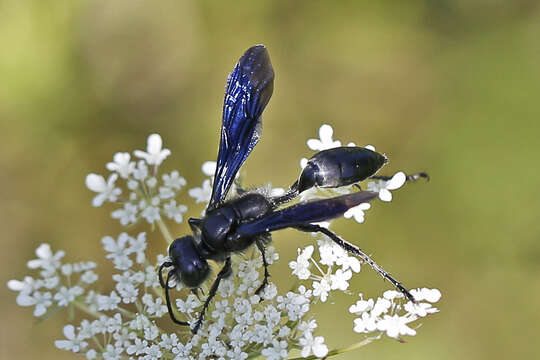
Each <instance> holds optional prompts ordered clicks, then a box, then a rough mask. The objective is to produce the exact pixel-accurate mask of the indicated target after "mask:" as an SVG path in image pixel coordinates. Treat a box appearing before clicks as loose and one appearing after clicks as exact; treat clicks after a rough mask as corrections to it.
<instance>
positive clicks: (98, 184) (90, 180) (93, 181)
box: [86, 174, 107, 192]
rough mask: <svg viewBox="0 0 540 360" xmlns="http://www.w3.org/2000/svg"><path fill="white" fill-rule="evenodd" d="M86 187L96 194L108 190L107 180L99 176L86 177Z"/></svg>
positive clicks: (89, 175)
mask: <svg viewBox="0 0 540 360" xmlns="http://www.w3.org/2000/svg"><path fill="white" fill-rule="evenodd" d="M86 187H87V188H89V189H90V190H92V191H94V192H103V191H105V189H107V183H106V182H105V178H103V176H101V175H97V174H88V175H86Z"/></svg>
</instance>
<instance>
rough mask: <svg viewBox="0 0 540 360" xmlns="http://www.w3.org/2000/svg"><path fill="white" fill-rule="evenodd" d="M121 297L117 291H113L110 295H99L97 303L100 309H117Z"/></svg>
mask: <svg viewBox="0 0 540 360" xmlns="http://www.w3.org/2000/svg"><path fill="white" fill-rule="evenodd" d="M120 300H121V299H120V297H119V296H118V295H117V294H116V291H114V290H113V291H111V295H110V296H106V295H98V298H97V303H98V310H99V311H107V310H115V309H117V308H118V304H119V303H120Z"/></svg>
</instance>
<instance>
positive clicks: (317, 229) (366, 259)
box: [294, 224, 416, 302]
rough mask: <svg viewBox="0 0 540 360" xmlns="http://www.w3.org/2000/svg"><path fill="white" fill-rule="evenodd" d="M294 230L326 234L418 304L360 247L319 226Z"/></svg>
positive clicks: (309, 225) (300, 227) (308, 226)
mask: <svg viewBox="0 0 540 360" xmlns="http://www.w3.org/2000/svg"><path fill="white" fill-rule="evenodd" d="M294 228H296V229H298V230H300V231H305V232H320V233H323V234H325V235H326V236H328V237H329V238H330V239H331V240H332V241H334V242H335V243H336V244H338V245H339V246H341V247H342V248H343V249H344V250H346V251H347V252H349V253H351V254H353V255H355V256H358V257H359V258H360V259H362V261H364V262H365V263H367V264H369V266H371V268H372V269H373V270H375V271H376V272H378V273H379V275H381V277H382V278H383V279H385V280H388V281H389V282H390V283H391V284H392V285H394V287H395V288H396V289H397V290H399V291H400V292H401V293H402V294H403V295H405V297H406V298H407V299H409V300H410V301H412V302H416V300H415V299H414V296H412V294H411V293H410V292H409V290H407V289H406V288H405V286H403V285H402V284H401V283H400V282H399V281H397V280H396V279H394V278H393V277H392V276H391V275H390V274H389V273H388V272H387V271H386V270H384V269H383V268H382V267H380V266H379V265H377V263H376V262H375V261H373V259H371V257H369V255H367V254H366V253H364V252H363V251H362V250H361V249H360V248H359V247H358V246H355V245H353V244H351V243H350V242H348V241H346V240H344V239H342V238H341V237H340V236H338V235H337V234H335V233H334V232H332V231H331V230H328V229H327V228H324V227H322V226H319V225H314V224H301V225H297V226H294Z"/></svg>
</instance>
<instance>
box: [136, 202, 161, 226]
mask: <svg viewBox="0 0 540 360" xmlns="http://www.w3.org/2000/svg"><path fill="white" fill-rule="evenodd" d="M141 216H142V217H143V218H144V219H146V221H147V222H148V223H150V224H153V223H154V222H155V221H158V220H160V219H161V216H160V215H159V207H157V206H147V207H145V208H144V210H143V211H142V212H141Z"/></svg>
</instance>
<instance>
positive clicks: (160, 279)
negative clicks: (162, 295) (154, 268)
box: [158, 261, 173, 289]
mask: <svg viewBox="0 0 540 360" xmlns="http://www.w3.org/2000/svg"><path fill="white" fill-rule="evenodd" d="M170 266H173V263H172V262H170V261H165V262H164V263H163V264H161V266H160V267H159V270H158V274H159V284H160V285H161V287H162V288H164V289H166V288H168V287H169V283H168V282H167V283H166V284H165V282H164V281H163V268H164V267H170ZM168 277H169V276H168V274H167V278H168Z"/></svg>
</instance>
